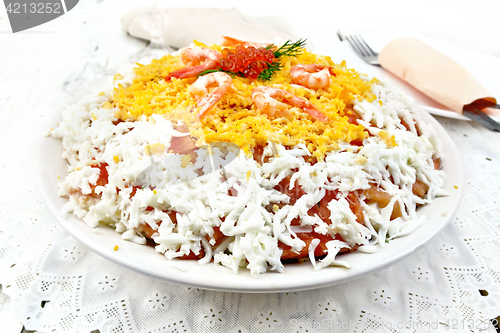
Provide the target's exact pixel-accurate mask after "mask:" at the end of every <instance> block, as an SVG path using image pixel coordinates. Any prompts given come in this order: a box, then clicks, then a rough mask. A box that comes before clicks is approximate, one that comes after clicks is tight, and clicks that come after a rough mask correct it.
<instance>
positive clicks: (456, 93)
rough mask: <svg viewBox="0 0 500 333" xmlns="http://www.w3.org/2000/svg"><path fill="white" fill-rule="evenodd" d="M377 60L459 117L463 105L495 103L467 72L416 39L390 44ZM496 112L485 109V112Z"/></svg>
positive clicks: (489, 104)
mask: <svg viewBox="0 0 500 333" xmlns="http://www.w3.org/2000/svg"><path fill="white" fill-rule="evenodd" d="M379 61H380V65H381V66H382V67H383V68H384V69H386V70H388V71H389V72H391V73H393V74H394V75H396V76H398V77H399V78H401V79H402V80H404V81H406V82H408V83H409V84H411V85H412V86H413V87H415V88H416V89H418V90H420V91H421V92H422V93H424V94H426V95H427V96H429V97H431V98H432V99H434V100H436V101H437V102H439V103H441V104H443V105H445V106H447V107H449V108H450V109H451V110H453V111H455V112H458V113H460V114H461V113H462V111H463V108H464V106H465V105H469V104H472V103H474V104H475V105H478V106H481V107H485V106H493V105H495V104H496V103H497V102H496V99H495V98H494V97H493V96H492V94H490V93H489V92H488V91H487V90H486V89H485V88H484V87H483V86H482V85H481V84H480V83H479V82H478V81H477V80H476V79H475V78H474V77H473V76H472V74H470V73H469V72H468V71H467V69H465V68H464V67H463V66H461V65H460V64H458V63H457V62H455V61H454V60H452V59H451V58H449V57H447V56H446V55H444V54H442V53H440V52H439V51H437V50H435V49H433V48H432V47H430V46H428V45H427V44H425V43H423V42H421V41H420V40H418V39H415V38H412V37H402V38H398V39H395V40H393V41H391V42H389V43H388V44H387V45H386V46H385V47H384V48H383V49H382V51H381V52H380V54H379ZM495 111H496V112H498V110H494V109H492V108H488V112H487V113H489V114H491V113H493V112H495Z"/></svg>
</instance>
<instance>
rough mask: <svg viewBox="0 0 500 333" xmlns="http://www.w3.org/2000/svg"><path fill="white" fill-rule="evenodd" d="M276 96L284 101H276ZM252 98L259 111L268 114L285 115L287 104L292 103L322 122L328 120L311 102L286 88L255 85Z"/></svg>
mask: <svg viewBox="0 0 500 333" xmlns="http://www.w3.org/2000/svg"><path fill="white" fill-rule="evenodd" d="M277 98H280V99H282V100H283V101H284V102H286V103H283V102H280V101H278V100H277ZM252 100H253V101H254V103H255V105H256V106H257V108H258V109H259V110H260V111H262V112H264V113H267V114H269V115H287V114H288V112H287V111H286V110H287V109H288V107H289V105H292V106H295V107H297V108H300V109H302V110H303V111H305V112H307V113H308V114H309V115H310V116H312V117H313V118H314V119H316V120H319V121H322V122H327V121H328V120H329V119H328V117H327V116H326V115H325V114H323V113H322V112H321V111H320V110H318V108H316V107H315V106H314V105H313V104H312V103H311V102H309V101H308V100H305V99H303V98H300V97H299V96H296V95H294V94H292V93H291V92H289V91H286V90H282V89H277V88H272V87H266V86H259V87H255V88H254V89H253V90H252Z"/></svg>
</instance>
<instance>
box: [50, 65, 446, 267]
mask: <svg viewBox="0 0 500 333" xmlns="http://www.w3.org/2000/svg"><path fill="white" fill-rule="evenodd" d="M121 74H122V75H123V77H124V78H123V79H121V80H119V81H116V82H114V83H111V82H110V83H109V84H108V85H107V87H106V88H105V89H104V93H101V94H100V95H97V94H94V95H92V96H86V97H84V98H83V99H81V100H80V101H79V102H78V103H76V104H74V105H71V106H69V107H67V108H66V109H65V110H64V112H63V121H62V122H61V123H60V125H59V127H58V128H57V129H55V130H53V131H52V132H51V133H52V135H53V136H54V137H57V138H61V139H62V141H63V146H64V151H63V157H64V158H65V159H66V160H67V161H68V163H69V165H68V176H67V177H66V179H64V181H62V182H61V183H60V184H59V194H60V195H61V196H67V197H69V202H68V203H67V205H66V207H65V211H66V212H72V213H74V214H75V215H76V216H77V217H79V218H81V219H82V220H83V221H85V223H87V224H88V225H89V226H90V227H96V226H97V225H98V224H99V222H102V223H106V224H109V225H111V226H113V227H115V228H116V231H117V232H119V233H121V235H122V237H123V238H124V239H127V240H131V241H134V242H137V243H140V244H145V243H146V239H145V237H144V236H143V235H142V233H141V230H142V226H143V225H144V224H148V225H149V226H150V227H151V228H152V229H153V230H155V231H156V233H155V234H154V235H153V240H154V241H155V243H156V247H155V248H156V251H158V252H159V253H162V254H163V255H165V257H167V258H168V259H173V258H178V257H181V256H183V255H187V254H189V253H191V252H193V253H195V254H199V253H200V251H202V249H203V251H204V253H205V256H204V257H203V258H202V259H200V260H199V262H200V264H206V263H209V262H211V261H212V260H213V261H214V262H215V263H218V264H221V265H223V266H226V267H228V268H230V269H232V270H233V271H234V272H238V270H239V269H240V268H242V267H246V268H247V269H249V270H250V272H251V274H253V275H258V274H261V273H264V272H266V271H268V270H276V271H278V272H283V270H284V266H283V263H282V262H281V260H280V257H281V254H282V250H281V249H280V248H279V247H278V241H281V242H282V243H284V244H286V245H288V246H290V247H291V248H292V250H295V251H300V250H301V249H302V248H303V247H304V246H305V243H304V242H303V241H302V240H301V239H299V238H297V237H296V235H297V233H300V232H304V231H305V232H308V231H309V232H310V231H311V230H314V231H315V232H317V233H319V234H328V233H329V234H332V235H334V234H340V235H341V236H342V238H343V239H344V242H342V241H339V240H332V241H329V242H328V243H327V244H326V247H327V249H328V254H327V255H326V256H325V257H324V258H323V259H321V260H319V261H316V259H315V257H314V250H315V248H316V247H317V246H318V244H319V240H317V239H314V240H313V241H312V242H311V244H310V245H309V248H308V251H309V258H310V260H311V262H312V265H313V267H314V269H316V270H318V269H322V268H324V267H327V266H329V265H340V266H345V267H349V264H348V263H347V262H344V261H339V260H337V254H338V252H339V251H340V250H341V249H342V248H354V247H355V246H356V247H359V249H360V250H361V251H363V252H372V251H373V250H374V245H378V246H379V247H382V246H384V244H385V241H386V239H388V238H389V239H390V238H394V237H398V236H403V235H406V234H408V233H410V232H411V231H413V230H415V229H416V228H418V226H420V225H421V224H422V223H424V222H425V217H424V216H420V217H419V216H417V214H416V208H417V205H420V204H427V203H430V202H431V201H432V199H433V198H435V197H437V196H443V195H446V193H445V192H444V191H443V190H442V186H443V182H444V173H443V171H441V170H436V169H434V163H433V157H440V151H441V149H440V143H439V142H438V140H437V138H436V135H435V132H434V129H433V128H432V126H430V125H427V124H425V123H424V122H422V121H421V119H420V117H419V116H418V112H416V104H415V103H414V101H413V100H412V99H411V98H409V97H407V96H406V95H404V94H402V93H401V92H399V91H396V90H395V89H394V88H393V87H391V86H390V85H389V84H388V83H387V82H380V83H378V84H374V85H373V86H372V92H373V93H374V94H375V95H376V96H377V98H378V99H377V100H375V101H374V102H372V103H369V102H367V101H355V106H354V110H355V111H356V112H357V113H358V114H359V115H360V116H361V117H362V119H361V120H359V123H360V124H362V125H363V126H365V128H366V129H367V130H368V131H369V133H370V134H372V136H370V137H368V138H367V139H365V140H364V142H363V146H361V147H358V146H353V145H350V144H348V143H342V144H341V149H340V150H338V151H334V152H330V153H328V154H327V156H326V158H325V160H324V161H323V162H317V163H316V164H314V165H311V164H309V163H307V162H306V160H305V158H306V157H307V156H309V154H310V153H309V151H308V150H307V148H306V147H305V146H304V145H300V144H299V145H297V146H295V147H293V148H292V149H285V147H284V146H282V145H279V144H276V143H273V142H270V143H269V144H268V146H267V147H266V148H265V150H264V156H269V160H268V161H267V162H266V163H263V164H262V165H259V164H258V163H257V162H256V161H254V160H253V159H251V158H248V157H247V156H246V155H245V154H244V153H243V152H239V153H238V152H232V151H224V149H219V148H214V149H212V151H211V153H210V154H208V153H207V150H203V149H202V150H199V151H197V153H198V158H197V159H196V161H195V162H194V163H191V164H188V165H182V162H181V160H182V158H181V156H179V155H178V154H174V153H169V147H170V144H171V141H172V138H173V137H179V136H184V135H187V134H186V133H181V132H178V131H176V130H175V129H174V126H173V124H172V123H171V122H170V121H168V120H166V119H165V118H163V117H162V116H160V115H153V116H151V117H150V118H149V119H146V118H143V119H141V120H140V121H137V122H116V120H117V119H116V118H115V117H114V113H115V112H116V111H117V110H116V109H106V108H102V107H101V106H102V104H103V102H105V101H107V100H108V99H109V98H110V95H111V94H112V88H113V84H115V85H116V84H118V83H120V84H122V85H124V86H126V85H128V84H130V83H131V82H132V78H133V75H134V74H133V71H132V70H131V67H130V66H128V67H127V68H125V69H124V70H122V71H121ZM400 118H401V119H403V120H405V122H406V123H407V124H409V126H410V130H409V131H408V130H406V128H405V127H404V126H403V125H402V124H401V121H400ZM413 120H416V122H417V123H418V126H419V131H418V133H417V129H416V128H415V126H414V125H413ZM387 138H393V140H394V141H393V143H395V145H394V144H390V142H388V140H387ZM148 147H149V148H151V147H161V148H162V149H154V151H153V152H151V149H150V150H149V152H151V154H149V153H148ZM235 154H237V155H235ZM209 155H210V156H209ZM103 163H106V164H107V172H108V174H109V177H108V183H107V184H106V185H104V186H97V181H98V178H99V174H100V169H99V168H97V167H95V166H96V164H103ZM214 163H215V166H214ZM213 168H215V170H216V171H213V172H210V171H212V170H213ZM200 170H203V171H204V175H203V176H199V174H200V172H199V171H200ZM293 170H298V171H296V172H294V171H293ZM287 176H291V181H290V184H292V185H291V186H293V184H295V181H296V182H297V183H298V184H299V185H300V186H301V187H302V189H303V191H304V192H305V194H304V195H303V196H301V197H300V198H298V199H297V201H296V202H295V204H293V205H290V204H288V203H289V197H288V196H287V195H286V194H283V193H281V192H279V191H277V190H275V189H273V187H275V186H276V185H277V184H278V183H280V181H282V180H283V179H284V178H285V177H287ZM417 179H418V180H420V181H421V182H423V183H424V184H426V185H427V186H428V187H429V190H428V191H427V193H426V195H425V196H424V197H423V198H420V197H418V196H416V195H414V194H413V193H412V184H413V183H414V182H415V181H416V180H417ZM371 183H377V184H379V185H380V187H381V188H383V189H384V190H385V191H386V192H387V193H389V194H390V195H391V196H392V199H391V201H390V203H389V204H388V205H387V206H386V207H385V208H382V209H381V208H379V207H378V206H377V205H376V204H366V203H365V202H364V200H363V199H364V198H363V197H360V202H361V206H362V209H363V212H364V225H362V224H360V223H358V222H357V221H356V216H355V214H354V213H353V212H352V211H351V209H350V207H349V203H348V201H347V199H346V197H347V194H348V192H352V191H356V190H363V189H369V188H370V184H371ZM138 184H150V185H154V189H153V188H152V187H150V186H145V187H143V188H138V189H136V192H135V195H133V196H131V194H132V191H133V186H136V185H138ZM117 189H118V190H117ZM326 190H338V191H339V196H338V197H337V200H332V201H330V203H329V204H328V209H329V210H330V211H331V217H330V220H331V221H330V223H326V222H324V221H323V220H322V219H321V218H320V217H319V216H317V215H316V216H310V215H308V214H307V212H308V210H309V208H310V207H312V206H313V205H315V204H317V203H318V202H319V201H320V200H321V199H322V198H323V196H324V195H325V191H326ZM93 192H94V193H93ZM229 193H230V194H229ZM396 202H397V203H399V206H400V207H402V208H403V209H401V213H402V216H401V217H398V218H396V219H393V220H391V219H390V217H391V212H392V210H393V207H394V205H395V204H396ZM277 203H286V204H285V205H284V206H283V207H282V208H280V209H279V210H277V211H269V210H268V209H266V206H268V205H270V204H271V205H273V204H277ZM148 207H152V209H151V208H149V209H148ZM168 210H175V211H176V212H177V215H176V223H173V221H172V219H171V217H170V216H169V215H168V214H167V213H166V212H165V211H168ZM297 217H298V218H299V219H300V227H296V226H292V225H291V222H292V220H294V219H295V218H297ZM158 222H161V224H160V225H159V226H158ZM214 227H220V231H221V232H222V233H224V234H225V235H226V236H228V237H227V238H226V239H225V240H224V241H223V242H222V243H221V244H219V245H218V246H217V247H216V248H215V249H213V248H212V246H213V245H214V244H215V241H214V239H213V235H214V229H213V228H214ZM207 235H208V237H207Z"/></svg>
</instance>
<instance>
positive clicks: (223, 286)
mask: <svg viewBox="0 0 500 333" xmlns="http://www.w3.org/2000/svg"><path fill="white" fill-rule="evenodd" d="M422 117H423V119H424V121H426V122H428V123H432V124H433V125H434V126H435V128H436V131H437V134H438V137H439V138H440V139H441V140H442V142H443V144H444V147H445V149H444V152H445V156H444V157H443V159H442V166H443V169H444V171H445V172H446V181H445V185H444V189H445V190H446V191H447V192H448V193H450V195H449V196H447V197H442V198H437V199H435V201H433V202H432V203H431V204H429V205H427V206H424V207H421V208H420V209H419V210H418V214H419V215H424V214H425V215H426V216H427V218H428V221H429V223H427V224H425V225H423V226H422V227H420V228H418V229H417V230H416V231H414V232H413V233H411V234H410V235H408V236H406V237H401V238H398V239H394V240H392V241H391V242H390V243H388V244H385V246H384V248H382V249H379V250H378V251H377V252H375V253H373V254H366V253H349V254H343V255H342V256H341V260H345V261H347V262H349V263H350V264H351V266H352V268H350V269H346V268H343V267H328V268H326V269H323V270H321V271H318V272H316V271H314V270H313V268H312V265H311V264H310V263H309V262H304V263H300V264H289V265H286V266H285V273H283V274H280V273H274V272H270V273H266V274H262V275H260V276H258V277H252V276H251V275H250V274H249V272H248V271H247V270H245V269H241V270H240V272H239V273H238V274H235V273H233V272H232V271H231V270H230V269H228V268H225V267H222V266H219V265H216V264H212V263H210V264H207V265H204V266H200V265H199V264H198V263H197V261H190V260H189V261H186V260H184V261H183V260H171V261H169V260H167V259H166V258H165V257H164V256H162V255H161V254H159V253H157V252H156V251H155V250H154V248H153V247H150V246H145V245H139V244H136V243H132V242H128V241H124V240H122V239H121V236H120V234H118V233H116V232H115V231H114V230H113V229H111V228H110V227H107V226H99V227H97V228H90V227H88V226H87V224H85V223H84V222H83V221H81V220H79V219H78V218H76V217H75V216H73V215H61V214H60V212H61V210H62V208H63V206H64V204H66V202H67V199H66V198H62V197H59V196H58V194H57V192H58V189H57V183H58V182H60V180H61V179H64V177H65V176H66V165H67V164H66V161H64V160H63V159H62V157H61V152H62V143H61V141H60V140H57V139H54V138H51V137H49V138H44V139H43V142H42V144H41V147H40V154H39V156H38V163H37V165H38V169H37V179H38V183H39V186H40V190H41V192H42V194H43V196H44V200H45V202H46V204H47V206H48V207H49V209H50V210H51V211H52V213H53V214H54V216H55V217H56V218H57V220H58V221H59V222H60V224H61V225H62V226H63V227H64V228H65V229H66V230H67V231H68V232H69V233H70V234H71V235H73V236H74V237H75V238H76V239H78V240H79V241H80V242H82V243H83V244H84V245H85V246H87V247H88V248H89V249H91V250H92V251H94V252H96V253H97V254H99V255H101V256H103V257H104V258H107V259H109V260H111V261H113V262H115V263H117V264H120V265H123V266H125V267H128V268H130V269H133V270H135V271H137V272H140V273H143V274H145V275H149V276H151V277H154V278H158V279H163V280H167V281H171V282H175V283H181V284H186V285H190V286H195V287H198V288H203V289H212V290H223V291H238V292H282V291H293V290H304V289H312V288H319V287H324V286H329V285H333V284H337V283H341V282H345V281H349V280H352V279H355V278H358V277H361V276H362V275H364V274H367V273H371V272H374V271H376V270H378V269H381V268H384V267H386V266H389V265H391V264H393V263H395V262H396V261H398V260H400V259H402V258H404V257H406V256H407V255H409V254H410V253H411V252H413V251H414V250H415V249H417V248H418V247H420V246H422V245H423V244H425V243H426V242H427V241H429V240H430V239H431V238H432V237H433V236H434V235H436V234H437V233H438V232H439V231H440V230H441V229H443V228H444V227H445V226H446V225H447V223H448V222H449V220H450V219H451V217H452V215H453V214H454V213H455V211H456V209H457V208H458V205H459V203H460V199H461V197H462V189H463V187H464V174H463V169H462V161H461V158H460V155H459V153H458V150H457V148H456V146H455V144H454V142H453V141H452V139H451V138H450V136H449V135H448V133H447V132H446V131H445V129H444V128H443V127H442V126H441V125H440V124H439V123H438V122H437V121H436V120H435V119H434V118H433V117H432V116H430V115H429V114H428V113H426V112H423V114H422ZM55 123H57V122H55ZM115 245H118V247H119V249H118V251H114V249H113V248H114V247H115Z"/></svg>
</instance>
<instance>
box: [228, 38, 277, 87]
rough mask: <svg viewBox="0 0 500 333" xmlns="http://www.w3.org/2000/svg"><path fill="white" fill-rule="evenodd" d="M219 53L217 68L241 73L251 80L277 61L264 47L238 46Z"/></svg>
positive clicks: (270, 51) (271, 52)
mask: <svg viewBox="0 0 500 333" xmlns="http://www.w3.org/2000/svg"><path fill="white" fill-rule="evenodd" d="M221 53H222V58H221V60H220V61H219V66H220V68H221V69H222V70H224V71H229V72H236V73H241V74H243V76H244V77H246V78H251V79H256V78H257V77H258V76H259V74H260V73H261V72H262V71H264V70H266V69H268V67H269V64H272V63H273V62H275V61H277V59H276V57H275V56H274V53H273V51H272V50H270V49H266V48H264V47H259V48H255V47H254V46H248V47H245V46H243V45H238V46H236V47H235V48H233V49H229V48H227V49H224V50H222V52H221Z"/></svg>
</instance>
